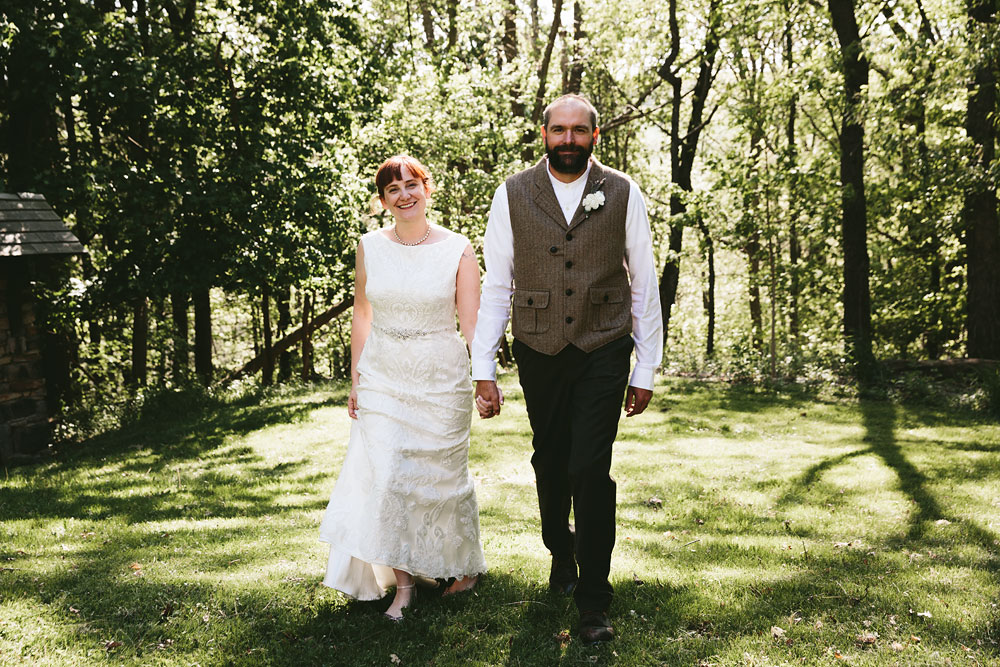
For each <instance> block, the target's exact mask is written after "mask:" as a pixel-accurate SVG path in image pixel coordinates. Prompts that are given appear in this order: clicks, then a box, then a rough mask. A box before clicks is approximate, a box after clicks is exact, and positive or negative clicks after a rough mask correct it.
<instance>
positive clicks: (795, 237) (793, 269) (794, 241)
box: [785, 21, 802, 349]
mask: <svg viewBox="0 0 1000 667" xmlns="http://www.w3.org/2000/svg"><path fill="white" fill-rule="evenodd" d="M793 53H794V51H793V50H792V25H791V22H790V21H789V22H788V23H786V24H785V68H786V69H787V71H789V72H791V70H792V66H793V60H792V59H793ZM798 104H799V97H798V95H797V94H794V93H793V94H792V98H791V99H790V100H789V101H788V124H787V125H786V126H785V140H786V142H787V144H788V147H787V162H786V165H785V170H786V173H788V174H790V175H791V180H790V181H789V184H788V264H789V266H788V273H789V276H788V277H789V287H788V299H789V308H788V311H789V312H788V330H789V333H790V335H791V339H792V342H793V346H794V347H795V348H796V349H797V348H798V339H799V291H800V289H801V288H800V287H799V260H800V259H801V257H802V245H801V242H800V241H799V225H798V215H799V211H798V194H799V192H798V160H799V151H798V147H797V146H796V144H795V119H796V114H797V112H798Z"/></svg>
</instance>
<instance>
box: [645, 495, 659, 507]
mask: <svg viewBox="0 0 1000 667" xmlns="http://www.w3.org/2000/svg"><path fill="white" fill-rule="evenodd" d="M646 506H647V507H652V508H653V509H654V510H658V509H660V508H662V507H663V501H662V500H660V499H659V498H657V497H656V496H653V497H652V498H650V499H649V500H647V501H646Z"/></svg>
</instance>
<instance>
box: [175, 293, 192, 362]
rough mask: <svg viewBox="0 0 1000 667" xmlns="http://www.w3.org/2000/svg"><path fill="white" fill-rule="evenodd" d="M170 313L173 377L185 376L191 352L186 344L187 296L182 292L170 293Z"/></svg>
mask: <svg viewBox="0 0 1000 667" xmlns="http://www.w3.org/2000/svg"><path fill="white" fill-rule="evenodd" d="M170 313H171V318H172V319H173V323H174V330H173V352H174V355H173V372H174V379H179V378H182V377H185V376H187V373H188V369H189V367H190V364H191V352H190V346H189V345H188V297H187V294H185V293H183V292H179V291H176V292H171V293H170Z"/></svg>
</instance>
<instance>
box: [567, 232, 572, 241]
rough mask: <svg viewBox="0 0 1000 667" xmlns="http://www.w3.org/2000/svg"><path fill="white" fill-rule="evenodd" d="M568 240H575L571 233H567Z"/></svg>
mask: <svg viewBox="0 0 1000 667" xmlns="http://www.w3.org/2000/svg"><path fill="white" fill-rule="evenodd" d="M566 240H567V241H572V240H573V234H571V233H570V232H566Z"/></svg>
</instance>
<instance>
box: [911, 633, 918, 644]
mask: <svg viewBox="0 0 1000 667" xmlns="http://www.w3.org/2000/svg"><path fill="white" fill-rule="evenodd" d="M910 641H911V642H913V643H914V644H919V643H920V637H918V636H916V635H910Z"/></svg>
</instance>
